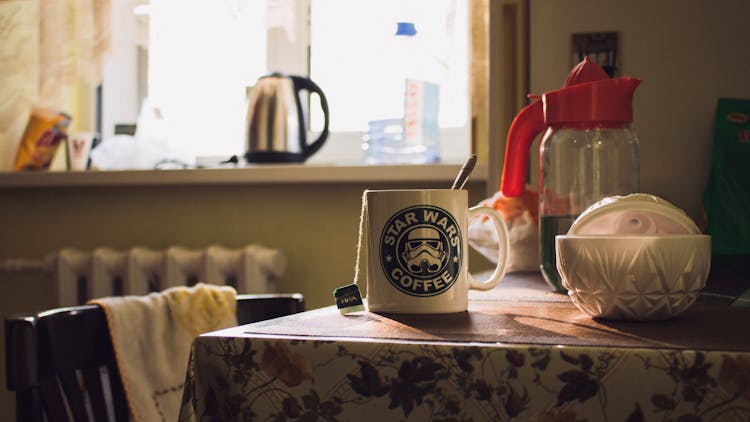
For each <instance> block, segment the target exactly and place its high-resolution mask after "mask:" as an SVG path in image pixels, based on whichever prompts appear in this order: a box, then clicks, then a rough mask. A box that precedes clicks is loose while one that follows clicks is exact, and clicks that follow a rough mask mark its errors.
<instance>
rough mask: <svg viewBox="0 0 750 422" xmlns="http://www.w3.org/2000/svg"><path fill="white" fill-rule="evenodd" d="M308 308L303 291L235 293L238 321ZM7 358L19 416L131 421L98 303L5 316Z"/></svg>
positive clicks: (280, 314)
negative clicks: (301, 292)
mask: <svg viewBox="0 0 750 422" xmlns="http://www.w3.org/2000/svg"><path fill="white" fill-rule="evenodd" d="M304 308H305V303H304V298H303V296H302V295H301V294H262V295H238V296H237V320H238V321H239V323H240V324H249V323H251V322H256V321H262V320H265V319H271V318H276V317H280V316H284V315H290V314H294V313H297V312H302V311H304ZM5 359H6V374H7V386H8V390H11V391H15V392H16V420H18V421H44V420H45V415H46V417H47V420H49V421H68V420H71V419H70V417H69V415H70V416H72V420H73V421H127V420H129V410H128V407H127V403H126V400H125V393H124V391H123V387H122V382H121V380H120V375H119V373H118V370H117V364H116V363H115V356H114V352H113V350H112V342H111V341H110V339H109V329H108V327H107V321H106V317H105V315H104V311H103V310H102V308H100V307H98V306H96V305H83V306H74V307H70V308H60V309H53V310H50V311H46V312H42V313H39V314H37V315H26V316H23V315H21V316H11V317H7V318H6V319H5Z"/></svg>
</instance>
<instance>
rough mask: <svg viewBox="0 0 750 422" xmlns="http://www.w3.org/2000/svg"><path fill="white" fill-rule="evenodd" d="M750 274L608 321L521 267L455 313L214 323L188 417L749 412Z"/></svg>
mask: <svg viewBox="0 0 750 422" xmlns="http://www.w3.org/2000/svg"><path fill="white" fill-rule="evenodd" d="M747 288H750V276H749V275H746V274H712V276H711V277H710V278H709V283H708V287H707V288H706V290H705V291H704V293H702V294H701V297H700V299H699V300H698V302H697V303H696V304H695V305H694V306H693V307H692V308H691V309H689V310H688V311H686V312H685V313H684V314H682V315H680V316H678V317H676V318H673V319H671V320H668V321H660V322H640V323H635V322H630V323H628V322H611V321H598V320H593V319H591V318H589V317H587V316H585V315H584V314H582V313H581V312H580V311H579V310H578V309H577V308H575V306H574V305H573V304H572V303H571V302H570V301H569V300H568V298H567V296H563V295H558V294H554V293H551V292H548V291H547V289H546V287H545V286H544V284H543V281H542V280H541V278H540V276H539V275H538V274H537V273H533V274H514V275H510V276H507V277H506V279H505V280H504V281H503V283H501V284H500V287H498V288H497V289H495V290H492V291H490V292H472V295H471V296H470V301H469V311H468V312H464V313H460V314H450V315H382V314H374V313H369V312H362V313H356V314H351V315H347V316H341V315H339V313H338V311H337V310H336V309H335V307H327V308H322V309H317V310H313V311H308V312H304V313H301V314H297V315H292V316H289V317H284V318H278V319H275V320H270V321H264V322H260V323H255V324H250V325H245V326H240V327H235V328H230V329H227V330H222V331H217V332H214V333H209V334H205V335H203V336H201V337H199V338H197V339H196V340H195V342H194V343H193V348H192V353H191V358H190V364H189V368H188V374H187V380H186V386H185V393H184V397H183V406H182V411H181V415H180V419H181V420H186V421H187V420H204V419H208V420H214V419H216V420H279V421H281V420H302V421H307V420H379V421H386V420H403V419H410V420H411V419H413V420H468V419H473V420H475V421H477V420H509V419H513V418H517V419H520V420H541V421H571V422H572V421H581V420H589V421H598V420H612V421H614V420H626V419H627V420H631V421H638V420H690V421H693V420H696V421H697V420H704V421H710V420H716V421H732V420H737V421H748V420H750V306H748V305H750V301H748V300H747V299H742V298H740V299H737V297H738V296H739V294H740V293H741V292H742V291H743V290H745V289H747ZM743 305H744V306H743ZM681 417H682V418H684V419H679V418H681ZM628 418H629V419H628Z"/></svg>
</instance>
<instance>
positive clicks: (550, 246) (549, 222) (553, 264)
mask: <svg viewBox="0 0 750 422" xmlns="http://www.w3.org/2000/svg"><path fill="white" fill-rule="evenodd" d="M576 217H577V216H576V215H543V216H541V217H540V218H539V250H540V253H541V269H542V275H543V276H544V280H545V281H546V282H547V284H549V286H550V287H552V289H554V290H555V291H556V292H558V293H567V290H565V288H564V287H563V286H562V278H561V277H560V274H558V272H557V255H555V236H557V235H559V234H568V230H569V229H570V226H571V225H573V222H574V221H575V219H576Z"/></svg>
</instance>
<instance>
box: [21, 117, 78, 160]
mask: <svg viewBox="0 0 750 422" xmlns="http://www.w3.org/2000/svg"><path fill="white" fill-rule="evenodd" d="M70 120H71V117H70V116H68V115H67V114H65V113H61V112H57V111H52V110H48V109H44V108H34V109H33V110H31V116H29V122H28V123H27V124H26V130H24V132H23V137H22V138H21V142H20V143H19V144H18V152H17V153H16V162H15V164H14V165H13V171H20V170H47V169H49V165H50V163H51V162H52V158H53V157H54V156H55V152H56V151H57V147H58V146H60V144H61V143H62V141H64V140H65V139H66V138H67V136H68V135H67V130H68V125H70Z"/></svg>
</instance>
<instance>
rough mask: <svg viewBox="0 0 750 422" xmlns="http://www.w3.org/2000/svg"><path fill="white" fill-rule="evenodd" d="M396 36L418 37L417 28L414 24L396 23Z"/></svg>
mask: <svg viewBox="0 0 750 422" xmlns="http://www.w3.org/2000/svg"><path fill="white" fill-rule="evenodd" d="M396 35H404V36H407V37H413V36H414V35H417V27H416V26H415V25H414V22H396Z"/></svg>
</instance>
